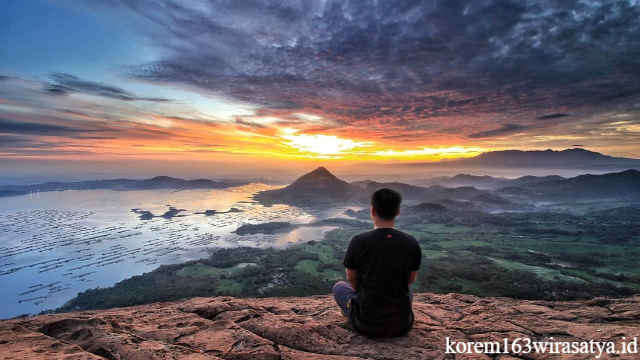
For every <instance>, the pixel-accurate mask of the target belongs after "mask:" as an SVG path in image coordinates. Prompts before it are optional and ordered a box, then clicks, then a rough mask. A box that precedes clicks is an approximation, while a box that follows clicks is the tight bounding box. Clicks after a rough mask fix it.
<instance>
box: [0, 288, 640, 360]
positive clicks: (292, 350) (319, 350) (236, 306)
mask: <svg viewBox="0 0 640 360" xmlns="http://www.w3.org/2000/svg"><path fill="white" fill-rule="evenodd" d="M414 312H415V314H416V322H415V325H414V328H413V329H412V330H411V331H410V332H409V333H408V334H407V335H405V336H402V337H398V338H380V339H369V338H367V337H365V336H362V335H360V334H357V333H355V332H354V331H353V328H352V326H351V325H350V324H349V322H348V321H347V320H346V319H345V318H344V317H342V316H341V314H340V311H339V310H338V308H337V306H336V305H335V304H334V302H333V298H332V297H331V296H312V297H306V298H267V299H235V298H231V297H217V298H195V299H191V300H188V301H185V302H175V303H157V304H150V305H142V306H134V307H129V308H121V309H110V310H100V311H84V312H74V313H65V314H54V315H43V316H34V317H30V318H18V319H12V320H5V321H2V322H0V359H104V358H107V359H238V360H239V359H258V360H261V359H265V360H270V359H290V360H298V359H311V360H337V359H362V358H370V359H403V360H409V359H491V358H493V359H501V360H508V359H516V358H519V359H558V358H571V359H593V358H594V357H595V355H594V354H575V355H558V354H548V353H545V354H542V353H538V354H536V353H531V354H524V353H521V354H514V353H504V354H475V353H464V354H448V353H446V342H447V338H448V339H449V341H452V342H474V343H476V342H502V341H504V339H505V338H507V339H509V341H513V340H515V339H516V338H528V339H531V341H549V340H550V338H553V340H554V341H556V342H559V341H567V342H579V341H589V340H594V341H613V342H615V343H617V344H619V343H620V342H621V341H622V338H623V337H626V339H628V340H630V339H633V337H640V319H639V316H638V314H640V296H634V297H631V298H627V299H604V298H599V299H594V300H591V301H588V302H580V301H573V302H544V301H522V300H515V299H509V298H479V297H476V296H471V295H462V294H447V295H438V294H416V296H415V297H414ZM628 340H627V341H628ZM614 355H615V358H616V359H636V358H640V355H638V354H628V355H625V354H613V355H609V354H604V355H603V356H602V357H601V359H609V358H613V357H614Z"/></svg>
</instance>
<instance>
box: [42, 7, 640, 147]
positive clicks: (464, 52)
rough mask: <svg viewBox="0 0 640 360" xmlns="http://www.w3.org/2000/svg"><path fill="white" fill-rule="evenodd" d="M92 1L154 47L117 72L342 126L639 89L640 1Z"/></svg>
mask: <svg viewBox="0 0 640 360" xmlns="http://www.w3.org/2000/svg"><path fill="white" fill-rule="evenodd" d="M97 4H98V5H97V6H100V7H101V9H104V8H103V7H104V6H106V7H108V8H111V7H113V8H115V9H116V13H117V14H118V16H121V15H122V14H123V13H125V14H126V16H127V17H128V18H131V19H133V21H131V22H130V23H131V24H137V26H138V27H139V28H140V29H141V30H142V31H145V32H146V34H148V37H149V39H150V41H151V42H152V43H153V44H155V45H156V46H158V47H160V48H162V50H163V54H166V55H165V56H164V58H162V59H161V60H159V61H156V62H153V63H149V64H144V65H141V66H136V67H133V68H131V69H129V70H128V71H127V74H128V75H129V76H131V77H133V78H136V79H141V80H144V81H151V82H156V83H171V84H178V85H182V86H186V87H189V88H196V89H201V90H204V91H207V92H211V93H215V94H219V95H223V96H226V97H228V98H232V99H234V100H237V101H243V102H248V103H252V104H257V105H261V106H263V107H265V108H268V109H272V110H274V111H281V110H290V111H291V112H296V111H300V110H304V111H305V112H308V113H313V114H318V115H324V116H326V117H328V118H330V119H332V120H334V121H335V123H336V124H339V125H342V126H356V127H367V128H371V129H376V128H377V129H380V130H385V129H389V128H393V129H394V130H396V131H397V129H408V126H410V125H411V124H414V123H416V122H422V123H428V122H429V121H431V119H442V118H447V119H449V118H461V117H467V118H472V119H475V120H474V121H475V122H476V123H477V122H481V120H479V119H486V120H487V121H491V122H492V123H493V120H492V119H495V118H498V117H501V116H502V115H503V114H508V115H509V116H510V117H509V118H510V119H531V118H532V117H535V116H536V115H534V114H539V113H541V112H551V111H553V109H568V110H569V111H576V110H578V109H580V110H581V111H582V112H583V113H589V112H591V113H593V112H597V111H602V109H603V108H606V107H611V108H617V109H619V108H624V106H623V107H620V106H619V105H625V106H631V104H633V101H635V100H634V99H635V98H637V97H638V96H640V95H639V94H640V56H638V54H639V53H640V6H637V5H636V4H635V3H633V2H630V1H589V2H586V1H578V0H566V1H558V0H530V1H519V2H515V1H512V0H489V1H471V0H467V1H459V0H435V1H421V0H407V1H402V2H396V1H362V0H357V1H356V0H351V1H349V0H327V1H321V0H318V1H307V0H286V1H277V2H274V1H272V0H248V1H241V2H239V1H223V0H211V1H207V2H202V3H198V5H197V6H196V5H193V4H191V3H188V2H187V3H185V2H182V1H173V0H164V1H161V2H160V4H158V2H156V1H144V0H143V1H141V0H119V1H113V2H109V3H108V4H107V5H105V3H102V2H99V3H98V2H97ZM59 80H62V81H58V82H57V85H60V86H67V87H70V88H78V87H79V88H84V89H85V91H90V92H97V93H101V94H103V95H105V96H111V97H116V98H124V99H127V98H129V99H130V98H131V95H130V94H124V95H123V94H122V92H121V91H120V90H121V89H117V88H115V89H114V88H113V87H109V86H104V85H101V84H93V83H90V84H91V85H89V86H84V87H83V86H79V85H78V84H77V83H78V81H77V80H75V79H74V78H71V79H69V78H68V76H63V77H62V79H59ZM80 83H81V84H86V82H80ZM96 85H97V86H96ZM87 88H88V89H90V90H86V89H87ZM53 90H54V91H65V89H57V88H54V89H53ZM559 115H561V114H551V115H546V116H543V117H541V118H540V120H544V119H557V118H559ZM562 115H565V114H562ZM549 116H551V117H549ZM572 119H573V118H572ZM517 121H518V122H519V121H526V120H517ZM517 126H521V127H526V126H527V125H526V124H524V125H523V124H509V125H508V126H507V125H503V127H501V128H499V129H495V130H490V131H484V132H477V133H474V134H472V135H476V136H475V137H485V136H487V135H486V134H489V135H488V136H492V135H491V134H494V133H495V134H498V133H501V134H505V133H508V132H512V130H514V129H516V128H517ZM478 134H480V135H483V134H485V136H477V135H478Z"/></svg>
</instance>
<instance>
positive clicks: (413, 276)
mask: <svg viewBox="0 0 640 360" xmlns="http://www.w3.org/2000/svg"><path fill="white" fill-rule="evenodd" d="M347 271H348V269H347ZM416 276H418V271H417V270H416V271H412V272H410V273H409V285H411V284H413V283H414V282H415V281H416Z"/></svg>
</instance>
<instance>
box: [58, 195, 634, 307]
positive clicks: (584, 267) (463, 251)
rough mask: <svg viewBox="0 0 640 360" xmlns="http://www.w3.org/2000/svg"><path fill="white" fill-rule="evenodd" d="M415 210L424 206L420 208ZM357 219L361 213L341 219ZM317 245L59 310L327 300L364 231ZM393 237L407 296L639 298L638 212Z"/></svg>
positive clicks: (410, 217)
mask: <svg viewBox="0 0 640 360" xmlns="http://www.w3.org/2000/svg"><path fill="white" fill-rule="evenodd" d="M423 205H424V204H423ZM349 214H350V215H352V216H355V217H356V218H358V217H359V218H361V219H362V220H366V218H367V216H368V213H367V212H366V211H361V212H353V211H351V212H349ZM327 222H328V223H331V222H333V223H334V224H336V225H338V226H341V228H339V229H335V230H332V231H329V232H327V233H326V234H325V237H324V239H323V240H322V241H310V242H307V243H303V244H298V245H294V246H290V247H288V248H286V249H272V248H267V249H255V248H236V249H224V250H218V251H215V252H212V253H211V255H210V257H209V258H207V259H202V260H196V261H191V262H188V263H185V264H179V265H169V266H161V267H159V268H158V269H156V270H155V271H153V272H151V273H147V274H143V275H141V276H136V277H133V278H131V279H127V280H124V281H122V282H120V283H118V284H116V285H115V286H113V287H111V288H106V289H92V290H87V291H85V292H82V293H80V294H78V296H77V297H76V298H74V299H73V300H71V301H70V302H69V303H67V304H66V305H65V306H63V307H62V308H60V309H59V310H62V311H68V310H74V309H97V308H108V307H115V306H125V305H136V304H143V303H149V302H155V301H172V300H180V299H184V298H189V297H193V296H218V295H230V296H237V297H269V296H307V295H314V294H328V293H330V292H331V288H332V286H333V284H334V283H335V282H336V281H338V280H342V279H344V268H343V266H342V258H343V256H344V252H345V250H346V247H347V244H348V242H349V239H350V238H351V237H352V236H353V235H354V234H356V233H360V232H363V231H368V230H369V229H370V228H371V225H370V224H369V223H368V222H366V221H358V220H354V219H347V220H329V221H327ZM397 225H398V228H401V229H403V230H405V231H406V232H408V233H410V234H412V235H414V236H415V237H416V239H417V240H418V242H419V244H420V246H421V247H422V249H423V265H422V267H421V270H420V272H419V275H418V280H417V282H416V284H415V291H418V292H422V291H428V292H436V293H448V292H461V293H470V294H475V295H479V296H509V297H515V298H521V299H545V300H560V299H562V300H567V299H585V298H592V297H595V296H628V295H630V294H633V293H637V292H638V291H639V290H640V262H638V259H639V258H640V247H638V244H639V243H640V209H636V208H631V207H625V208H615V209H605V210H600V209H599V210H598V211H596V212H591V213H587V214H585V215H581V216H577V215H572V214H567V213H544V212H535V213H533V212H530V213H500V214H487V213H483V212H478V211H460V210H451V209H447V208H445V207H436V206H418V207H414V208H407V209H403V211H402V216H401V217H400V218H399V219H398V224H397Z"/></svg>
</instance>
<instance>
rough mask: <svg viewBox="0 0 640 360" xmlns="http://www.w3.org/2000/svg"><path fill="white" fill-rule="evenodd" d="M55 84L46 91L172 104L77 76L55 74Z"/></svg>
mask: <svg viewBox="0 0 640 360" xmlns="http://www.w3.org/2000/svg"><path fill="white" fill-rule="evenodd" d="M51 78H52V79H53V81H54V82H55V83H53V84H46V87H45V90H46V91H48V92H50V93H52V94H56V95H66V94H70V93H82V94H89V95H96V96H104V97H108V98H113V99H118V100H124V101H152V102H170V101H171V100H170V99H164V98H150V97H140V96H137V95H135V94H133V93H131V92H129V91H126V90H124V89H122V88H119V87H117V86H113V85H108V84H102V83H97V82H92V81H86V80H82V79H80V78H78V77H77V76H74V75H70V74H65V73H55V74H52V75H51Z"/></svg>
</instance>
